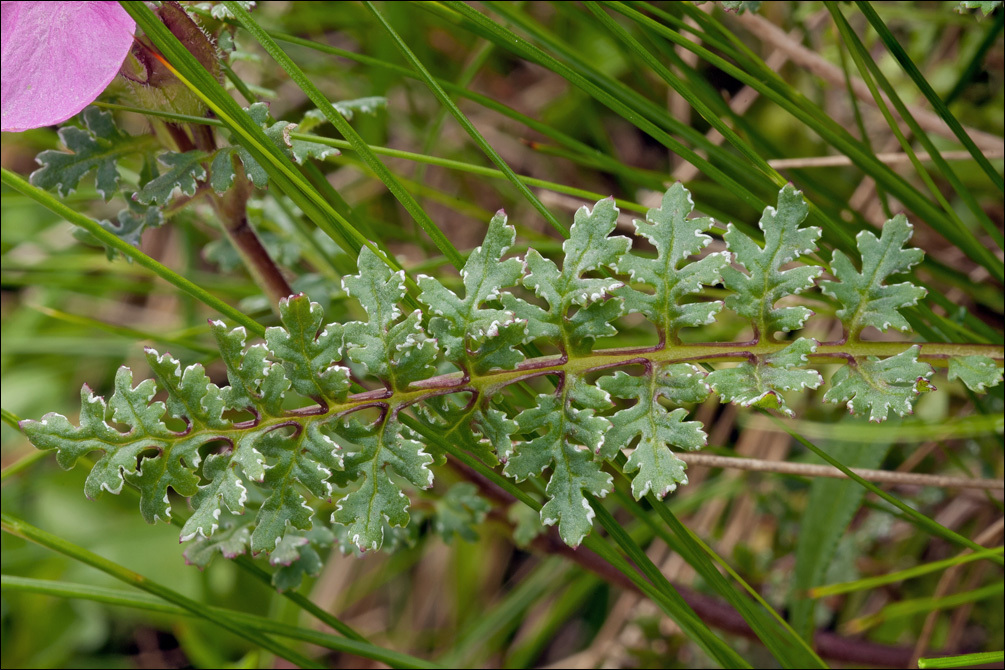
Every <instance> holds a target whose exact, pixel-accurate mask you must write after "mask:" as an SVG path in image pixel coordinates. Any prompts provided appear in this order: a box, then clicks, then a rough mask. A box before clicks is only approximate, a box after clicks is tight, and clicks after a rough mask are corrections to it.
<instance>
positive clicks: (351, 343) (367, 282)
mask: <svg viewBox="0 0 1005 670" xmlns="http://www.w3.org/2000/svg"><path fill="white" fill-rule="evenodd" d="M358 267H359V272H360V273H359V274H358V275H350V276H347V277H343V278H342V287H343V289H345V292H346V293H348V294H349V295H350V296H352V297H354V298H356V299H357V300H359V302H360V304H361V305H362V306H363V309H364V310H366V313H367V316H368V317H369V320H368V321H367V322H366V323H364V322H362V321H351V322H349V323H347V324H346V325H345V341H346V355H347V356H348V358H349V360H351V361H353V362H355V363H359V364H360V365H363V366H364V367H365V368H366V370H367V372H369V373H370V374H371V375H373V376H374V377H376V378H378V379H380V380H381V381H383V382H385V383H386V384H387V385H388V387H389V388H391V389H395V390H398V389H403V388H405V387H406V386H407V385H408V384H409V383H410V382H413V381H415V380H418V379H423V378H425V377H428V376H430V375H431V374H433V371H434V369H433V367H432V364H433V361H434V360H435V359H436V356H437V353H438V349H437V346H436V340H433V339H430V338H429V337H427V336H426V334H425V331H423V329H422V326H421V323H420V322H421V318H422V313H421V312H420V311H419V310H415V311H414V312H412V313H411V314H409V315H408V316H406V317H405V318H404V319H403V320H401V321H398V319H399V317H400V316H401V310H400V309H399V308H398V302H399V301H400V300H401V299H402V298H403V297H404V296H405V273H404V271H399V272H393V271H392V270H391V269H390V268H389V267H388V266H387V264H386V263H385V262H384V261H382V260H381V259H380V258H379V257H378V256H377V254H375V253H374V252H373V251H371V250H370V249H369V248H366V247H364V248H363V249H362V251H361V252H360V255H359V262H358Z"/></svg>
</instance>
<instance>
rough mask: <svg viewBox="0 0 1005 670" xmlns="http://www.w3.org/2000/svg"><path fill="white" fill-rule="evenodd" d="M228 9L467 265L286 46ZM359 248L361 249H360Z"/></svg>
mask: <svg viewBox="0 0 1005 670" xmlns="http://www.w3.org/2000/svg"><path fill="white" fill-rule="evenodd" d="M223 4H224V5H225V6H226V7H227V9H229V10H230V12H231V13H232V14H233V15H234V16H235V17H236V18H237V20H238V22H240V24H241V26H242V27H243V28H244V29H245V30H247V31H248V32H249V33H251V35H252V37H254V38H255V39H256V40H258V43H259V44H261V45H262V48H263V49H265V50H266V51H267V52H268V54H269V55H270V56H272V58H273V59H274V60H275V61H276V62H277V63H278V64H279V65H280V67H282V68H283V70H285V71H286V73H287V74H288V75H289V76H290V78H291V79H292V80H293V81H294V82H295V83H296V84H297V86H299V87H300V89H301V90H302V91H303V92H304V93H306V94H307V97H308V98H310V100H311V102H313V103H314V104H315V105H316V106H317V108H318V109H319V110H321V113H322V114H324V115H325V118H326V119H327V120H328V121H329V122H331V123H332V125H334V126H335V128H336V129H337V130H338V131H339V133H341V134H342V136H343V137H344V138H345V139H347V140H348V141H349V143H350V144H352V146H353V149H354V150H355V151H356V153H358V154H359V155H360V157H361V158H362V159H363V161H364V162H365V163H366V165H367V167H369V168H370V169H371V170H372V171H373V173H374V174H375V175H377V178H378V179H380V180H381V181H382V182H383V183H384V185H385V186H387V188H388V190H390V191H391V193H392V194H394V197H395V198H397V200H398V202H400V203H401V205H402V206H403V207H404V208H405V210H406V211H407V212H408V213H409V215H411V217H412V218H413V219H414V220H415V222H416V223H417V224H419V227H421V228H422V229H423V230H424V231H425V232H426V234H427V235H429V238H430V239H431V240H432V241H433V244H435V245H436V248H437V249H439V250H440V253H442V254H443V255H444V256H445V257H446V258H447V260H448V261H450V263H451V265H453V266H454V267H457V268H460V267H461V266H462V265H464V259H463V257H462V256H461V255H460V253H458V251H457V249H456V248H455V247H454V245H453V244H452V243H451V242H450V240H448V239H447V237H446V235H444V234H443V232H442V231H441V230H440V229H439V228H438V227H437V226H436V224H435V223H433V220H432V219H430V218H429V215H428V214H426V212H425V210H423V209H422V207H421V206H420V205H419V203H418V202H417V201H416V200H415V198H414V197H412V194H410V193H409V192H408V191H407V190H406V189H405V188H404V186H402V185H401V182H399V181H398V179H397V178H396V177H395V176H394V175H393V174H392V173H391V171H390V170H388V169H387V166H386V165H384V164H383V163H382V162H381V161H380V159H379V158H377V156H376V155H375V154H374V153H373V152H372V151H370V150H369V147H368V146H367V144H366V142H364V141H363V138H362V137H360V135H359V133H357V132H356V131H355V130H354V129H353V127H352V126H350V125H349V122H348V121H346V120H345V118H343V116H342V115H341V114H340V113H339V112H338V111H337V110H336V109H335V108H334V107H332V104H331V102H330V101H329V100H328V98H327V97H326V96H325V95H324V94H323V93H321V91H320V90H318V88H317V86H315V85H314V82H312V81H311V80H310V78H309V77H307V75H305V74H304V72H303V70H301V69H300V67H299V66H298V65H297V64H296V63H294V62H293V60H292V59H291V58H290V57H289V56H288V55H287V54H286V52H285V51H283V49H282V48H281V47H280V46H279V45H278V44H276V41H275V40H274V39H272V37H271V36H270V35H269V34H268V33H267V32H266V31H265V30H263V29H262V27H261V26H259V25H258V23H257V22H256V21H255V19H253V18H252V17H251V15H250V14H248V12H247V11H246V10H245V9H244V8H243V7H242V6H241V5H240V4H238V3H236V2H232V1H231V0H227V1H225V2H224V3H223ZM347 225H348V224H347ZM357 251H358V250H357Z"/></svg>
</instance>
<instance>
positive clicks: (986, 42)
mask: <svg viewBox="0 0 1005 670" xmlns="http://www.w3.org/2000/svg"><path fill="white" fill-rule="evenodd" d="M1002 28H1005V12H997V13H995V22H994V23H993V24H991V26H989V27H988V30H987V32H986V33H984V39H983V40H981V43H980V45H978V47H977V49H976V51H974V55H973V56H971V58H970V62H969V63H967V66H966V67H965V68H964V69H963V73H962V74H961V75H960V78H959V79H958V80H957V81H956V85H955V86H953V88H952V90H950V91H949V93H947V94H946V97H945V99H944V100H943V102H944V103H946V106H947V107H948V106H949V105H951V104H952V103H953V101H954V100H956V98H958V97H959V95H960V94H961V93H963V91H964V90H965V89H966V87H967V85H968V84H970V82H972V81H973V79H974V76H975V75H976V74H977V73H978V72H980V70H981V67H982V66H983V63H984V57H985V56H987V55H988V52H989V51H990V50H991V47H993V46H994V45H995V42H996V41H998V35H999V34H1001V31H1002Z"/></svg>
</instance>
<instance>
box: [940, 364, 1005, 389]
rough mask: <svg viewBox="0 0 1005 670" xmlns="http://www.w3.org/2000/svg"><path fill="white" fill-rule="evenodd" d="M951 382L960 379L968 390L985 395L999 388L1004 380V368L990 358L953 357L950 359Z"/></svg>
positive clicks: (949, 374) (949, 373)
mask: <svg viewBox="0 0 1005 670" xmlns="http://www.w3.org/2000/svg"><path fill="white" fill-rule="evenodd" d="M948 377H949V381H953V380H954V379H959V380H960V381H962V382H963V383H964V384H966V385H967V388H968V389H970V390H971V391H974V392H976V393H984V392H985V391H987V390H988V389H989V388H992V387H994V386H998V384H999V383H1001V380H1002V368H1000V367H998V364H997V363H995V361H994V359H993V358H989V357H988V356H953V357H952V358H950V359H949V372H948Z"/></svg>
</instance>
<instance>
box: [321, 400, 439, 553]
mask: <svg viewBox="0 0 1005 670" xmlns="http://www.w3.org/2000/svg"><path fill="white" fill-rule="evenodd" d="M389 415H390V412H389V411H388V412H385V416H384V417H382V418H381V420H379V421H377V422H376V423H374V424H373V425H371V426H365V425H363V424H362V423H360V422H359V421H357V420H356V419H354V418H352V419H350V420H349V421H348V422H347V423H346V424H344V425H343V426H339V427H337V428H336V430H335V432H336V440H337V442H338V443H339V444H340V445H341V446H342V447H343V449H344V450H345V475H344V477H345V479H346V480H348V481H354V480H357V479H362V480H363V481H362V483H361V484H360V486H359V488H358V489H356V490H355V491H353V492H352V493H349V494H348V495H347V496H345V497H344V498H342V499H341V500H339V501H338V509H336V510H335V512H334V513H333V514H332V519H331V520H332V522H333V523H337V524H341V525H343V526H345V527H346V528H347V531H346V532H347V534H348V537H349V539H350V541H351V542H352V544H353V545H355V546H356V547H358V548H359V549H360V550H362V551H366V550H369V549H374V550H376V549H380V546H381V544H382V543H383V542H384V523H385V521H386V522H387V523H388V524H390V525H391V526H405V525H406V524H407V523H408V496H406V495H405V493H404V492H403V491H402V490H401V488H400V487H399V486H398V484H396V483H395V480H393V479H391V477H390V474H391V472H390V471H391V470H393V471H394V473H395V474H397V475H398V476H400V477H403V478H405V479H406V480H408V481H409V482H411V483H412V484H414V485H415V486H418V487H420V488H429V487H430V486H432V485H433V472H432V470H430V469H429V465H430V463H432V462H433V457H432V456H430V455H429V454H427V453H426V452H425V451H424V450H423V448H422V446H423V445H422V444H421V443H420V442H417V441H416V440H414V439H412V438H411V437H410V436H409V434H408V433H407V432H406V429H405V428H404V426H402V425H401V424H400V423H399V422H398V421H397V419H395V418H394V417H392V416H389Z"/></svg>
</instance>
